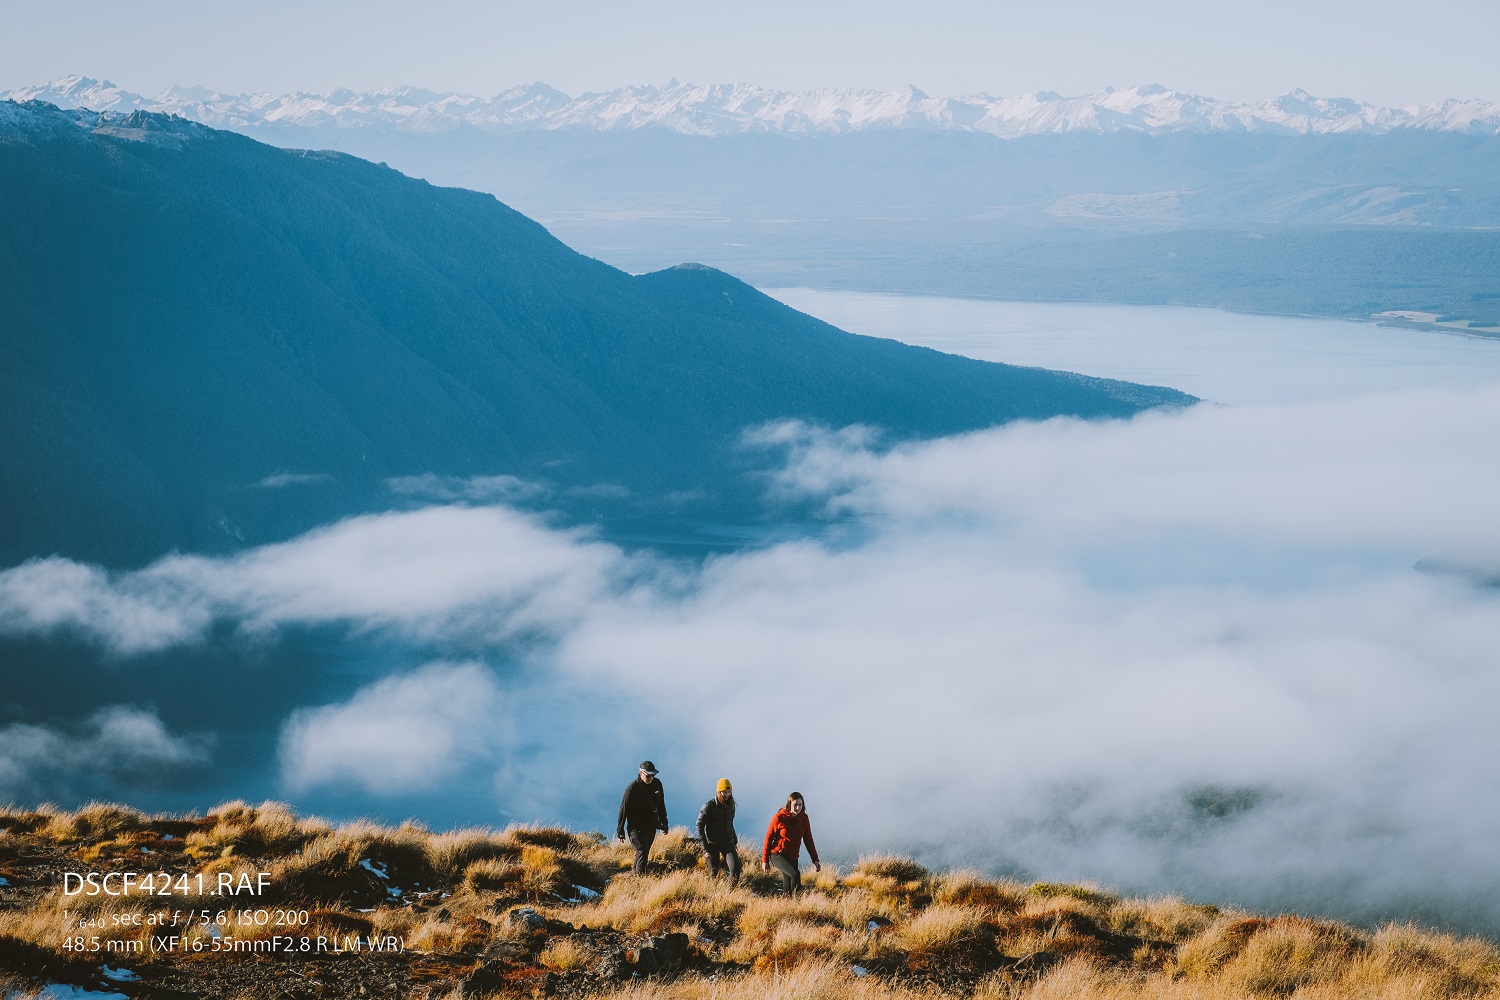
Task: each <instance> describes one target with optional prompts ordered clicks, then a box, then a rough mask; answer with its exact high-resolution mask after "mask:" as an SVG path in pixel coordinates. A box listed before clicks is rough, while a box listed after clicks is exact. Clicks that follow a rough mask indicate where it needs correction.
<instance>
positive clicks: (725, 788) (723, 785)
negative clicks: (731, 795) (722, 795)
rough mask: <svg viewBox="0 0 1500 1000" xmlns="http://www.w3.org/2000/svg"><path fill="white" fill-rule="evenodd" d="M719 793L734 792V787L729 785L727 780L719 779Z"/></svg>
mask: <svg viewBox="0 0 1500 1000" xmlns="http://www.w3.org/2000/svg"><path fill="white" fill-rule="evenodd" d="M719 791H721V792H732V791H734V786H733V785H731V784H730V783H729V779H728V778H720V779H719Z"/></svg>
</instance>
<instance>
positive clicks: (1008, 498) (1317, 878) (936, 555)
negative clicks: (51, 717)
mask: <svg viewBox="0 0 1500 1000" xmlns="http://www.w3.org/2000/svg"><path fill="white" fill-rule="evenodd" d="M1497 427H1500V388H1490V389H1481V390H1446V391H1420V392H1406V393H1393V394H1388V395H1380V396H1369V397H1364V398H1360V399H1354V400H1341V401H1335V402H1317V403H1305V404H1298V405H1283V406H1265V407H1254V406H1249V407H1240V408H1226V407H1217V406H1212V405H1203V406H1198V407H1194V408H1192V409H1191V410H1187V411H1182V412H1176V413H1148V414H1144V415H1142V416H1139V417H1137V418H1135V419H1133V420H1130V421H1116V422H1106V423H1088V422H1081V421H1076V420H1068V419H1059V420H1051V421H1047V422H1044V423H1035V424H1015V425H1009V426H1006V427H1002V428H997V429H994V430H989V431H983V432H978V433H973V434H968V435H963V436H960V437H954V438H949V439H944V440H939V441H933V442H927V443H920V444H908V445H901V446H898V447H893V448H888V447H884V446H882V444H881V442H880V440H879V438H878V435H875V434H873V433H871V432H868V431H865V430H862V429H857V428H856V429H845V430H841V431H835V430H826V429H818V428H810V427H806V426H802V425H798V424H782V425H777V426H772V427H767V428H761V429H759V430H758V431H756V432H754V433H753V434H752V435H751V436H750V440H749V441H748V442H747V446H749V447H757V448H772V449H778V450H780V451H781V452H783V453H784V455H785V462H784V464H783V465H782V467H781V471H780V473H779V474H778V475H777V476H776V477H775V479H774V481H772V482H770V483H768V489H769V490H770V491H771V492H772V493H773V494H775V495H777V496H782V497H785V498H788V499H791V500H796V501H798V502H802V503H806V502H808V501H809V500H811V501H815V502H817V503H819V504H821V505H822V506H823V508H824V510H825V511H826V513H827V514H828V524H829V525H830V527H829V529H828V530H827V531H825V532H823V533H822V534H821V535H819V536H817V537H814V538H805V539H802V540H796V541H787V542H782V543H778V544H774V545H769V546H764V547H760V548H756V549H752V550H744V551H739V552H735V553H731V554H726V555H719V556H715V557H711V558H709V559H707V560H704V561H701V562H688V561H683V560H680V559H672V558H668V557H667V556H665V555H661V554H658V553H654V552H652V551H649V550H645V551H642V550H627V549H625V548H622V547H621V546H619V545H615V544H611V543H608V542H606V541H603V540H601V539H600V538H599V537H598V536H596V535H593V534H590V533H589V532H587V531H585V530H580V529H576V528H560V527H557V526H555V525H553V524H551V523H550V522H548V521H547V520H546V519H544V518H539V517H537V516H535V515H532V514H527V513H524V512H521V511H519V510H517V509H513V508H511V507H509V506H506V505H505V504H504V503H500V502H493V501H490V500H487V499H484V497H486V496H489V495H491V494H489V493H486V491H484V490H477V491H469V492H465V490H463V489H461V488H458V487H455V488H454V489H453V490H452V491H451V496H452V498H453V499H452V500H450V501H448V502H443V503H438V504H434V505H432V506H428V507H424V508H421V509H418V510H415V511H407V512H401V513H389V514H380V515H372V516H366V517H361V518H356V519H352V520H349V521H345V522H342V523H339V524H336V525H332V526H329V527H327V528H325V529H322V530H320V531H316V532H313V533H310V534H308V535H306V536H303V537H301V538H298V539H294V540H292V541H289V542H286V543H283V544H279V545H271V546H266V547H263V548H258V549H254V550H250V551H247V552H244V553H241V554H239V555H235V556H230V557H223V558H209V557H201V556H183V555H174V556H170V557H167V558H164V559H162V560H160V561H159V562H157V563H154V564H152V565H150V566H148V567H145V568H143V569H141V570H138V571H134V572H128V573H117V574H111V573H107V572H105V571H103V570H100V569H98V568H96V567H90V566H84V565H79V564H77V563H73V562H70V561H68V560H65V559H58V558H53V559H46V560H37V561H32V562H29V563H27V564H24V565H22V566H18V567H14V568H12V569H9V570H6V571H4V572H0V634H4V635H8V636H13V637H15V636H55V635H59V634H66V635H70V636H74V637H82V638H84V639H86V640H87V641H90V642H93V643H95V644H97V645H98V646H99V647H100V648H101V649H103V650H104V651H106V652H107V653H108V654H109V655H111V656H113V657H115V658H117V659H118V660H119V661H121V667H120V669H129V663H130V660H131V659H132V658H133V657H138V656H141V655H143V654H146V653H149V652H151V651H154V650H161V649H165V648H173V647H181V646H190V645H192V644H194V643H198V642H203V641H205V638H206V637H207V636H208V635H209V634H210V633H211V632H213V631H214V630H224V629H230V630H233V631H235V632H238V633H240V634H243V635H245V636H247V637H251V638H253V640H254V641H257V642H274V641H275V637H276V636H277V635H278V634H280V633H281V632H282V631H284V630H289V629H297V628H302V627H336V628H340V629H344V630H347V632H348V633H349V634H350V635H360V636H371V635H375V636H383V637H387V638H389V639H390V640H392V641H399V642H402V643H407V644H410V646H411V647H412V648H413V649H414V650H418V651H420V652H421V655H420V656H419V658H418V661H417V662H419V663H420V664H421V665H417V666H413V667H412V668H411V669H402V670H399V671H397V672H396V673H394V674H390V675H388V676H382V677H379V678H376V679H372V680H371V681H370V682H369V683H368V684H367V685H365V686H364V687H363V688H361V689H360V690H359V691H358V692H357V693H355V694H354V695H353V696H352V697H350V698H348V699H347V700H344V701H341V702H337V703H333V704H309V705H306V706H304V707H302V708H299V709H297V710H296V711H294V712H293V713H291V714H290V715H289V716H288V717H287V718H286V719H285V720H284V721H283V723H282V727H281V730H280V737H279V747H280V750H279V754H280V756H279V762H278V767H279V769H280V774H281V779H280V780H281V782H282V785H283V787H284V788H285V789H286V791H287V793H288V795H290V796H293V797H295V796H296V795H298V794H302V793H306V792H308V791H309V790H314V789H317V788H320V787H329V786H337V787H343V788H350V787H352V788H358V789H362V790H364V792H365V793H367V794H368V795H370V796H372V797H378V796H381V795H385V794H392V793H394V792H399V791H401V790H403V789H411V788H417V787H424V786H438V787H441V785H442V783H443V782H445V781H455V780H458V778H457V776H459V775H471V774H473V773H475V771H476V769H477V770H478V771H479V772H482V773H484V774H485V775H487V776H488V780H489V781H490V782H491V783H492V788H493V794H494V796H495V797H496V799H497V800H504V799H506V798H507V797H521V798H523V799H524V801H525V803H526V807H527V808H528V809H530V810H532V812H533V813H534V814H535V815H537V816H538V817H539V818H548V816H549V815H550V816H559V815H570V813H569V811H568V802H569V800H570V798H571V799H576V798H577V797H578V796H581V795H582V796H594V797H598V796H601V795H608V792H605V791H601V789H602V788H603V787H604V786H603V785H602V784H600V783H599V779H598V777H597V776H598V774H599V773H601V772H608V774H609V775H610V777H611V778H613V777H614V776H615V772H617V771H618V772H621V774H622V777H621V780H620V782H618V783H619V784H621V785H623V780H624V778H628V773H624V772H628V771H629V770H630V767H628V766H627V767H624V769H623V771H621V765H620V761H619V760H615V759H604V758H603V757H601V756H600V755H608V754H610V753H611V752H613V753H616V754H618V755H623V756H629V755H630V752H634V750H635V745H634V744H632V743H631V742H630V740H631V739H636V738H641V739H644V736H643V734H645V735H646V736H662V735H663V734H670V737H671V739H670V740H669V741H667V740H659V741H658V743H657V744H656V745H657V747H658V750H659V751H660V755H659V756H658V759H657V763H658V764H660V765H662V766H663V768H664V770H666V771H667V773H668V774H669V775H670V776H671V777H672V779H673V780H672V782H670V783H669V786H668V787H669V790H671V791H673V792H674V793H677V794H678V795H686V796H687V798H683V799H682V800H681V801H682V803H683V804H684V805H686V804H687V803H688V802H689V801H690V799H691V794H690V792H691V791H692V790H695V789H703V790H705V792H704V794H705V796H706V794H707V790H710V789H711V788H712V780H713V779H714V778H716V777H718V776H719V775H720V774H721V773H722V774H729V775H732V776H733V778H734V781H735V786H736V789H737V790H739V794H740V796H741V799H742V801H751V802H754V803H755V804H756V805H757V806H759V805H761V804H762V803H765V804H770V805H774V803H775V801H776V800H777V799H779V798H780V797H782V796H784V795H785V793H786V791H787V790H788V789H790V788H793V787H795V788H798V789H799V790H801V791H803V792H804V793H806V795H807V797H808V802H809V813H810V815H811V816H812V818H813V822H814V827H815V829H816V831H817V833H818V840H819V844H820V846H821V847H823V849H824V851H825V852H826V853H828V854H830V855H832V856H834V857H838V858H843V859H850V858H852V857H853V856H855V855H857V854H859V853H860V852H863V851H870V850H876V849H884V848H892V849H900V850H907V851H916V852H918V853H919V854H920V855H921V856H922V857H924V858H926V859H928V860H929V861H931V862H933V863H935V864H966V865H974V866H978V867H982V868H985V869H988V870H991V871H1005V872H1013V873H1018V874H1022V875H1024V876H1027V877H1033V878H1040V879H1047V880H1062V879H1092V880H1097V881H1099V882H1102V883H1105V884H1108V885H1112V886H1116V887H1119V888H1121V889H1124V890H1128V891H1148V892H1165V891H1173V892H1182V893H1186V894H1188V895H1189V896H1191V897H1193V898H1197V899H1202V900H1208V901H1214V902H1227V901H1234V902H1239V903H1243V904H1248V905H1253V906H1263V907H1277V908H1297V909H1301V910H1305V911H1316V912H1324V913H1333V914H1337V915H1341V916H1347V917H1354V918H1359V919H1377V918H1382V917H1392V916H1414V917H1417V918H1418V919H1422V920H1428V921H1434V922H1441V923H1445V924H1449V925H1453V926H1462V927H1484V928H1489V929H1495V928H1500V902H1497V901H1500V855H1496V853H1495V852H1494V851H1493V849H1492V845H1493V844H1494V843H1496V842H1497V839H1500V798H1497V797H1496V796H1495V795H1494V790H1495V788H1496V787H1500V727H1497V726H1495V725H1494V723H1493V720H1492V716H1493V714H1494V706H1495V705H1496V704H1500V697H1497V696H1500V660H1497V654H1496V651H1497V650H1500V590H1497V589H1496V588H1495V587H1494V585H1493V581H1494V580H1495V579H1496V578H1500V527H1497V523H1496V517H1495V510H1496V509H1497V506H1500V461H1497V459H1500V438H1497V433H1496V430H1495V428H1497ZM1419 564H1420V566H1419ZM502 660H504V661H506V662H512V663H513V662H517V661H520V662H524V664H526V670H527V671H528V673H527V675H526V676H527V677H529V678H531V680H529V681H527V686H526V689H525V690H521V689H520V687H518V686H517V682H516V680H515V677H516V675H515V674H514V673H513V672H509V671H506V670H502V669H499V666H498V665H499V664H500V663H501V661H502ZM538 678H540V681H538V680H537V679H538ZM118 711H120V712H125V711H135V712H137V715H136V716H135V717H134V718H135V720H136V723H137V731H138V733H139V734H141V739H140V740H139V743H140V746H141V748H142V750H141V753H142V754H143V755H144V756H143V759H145V760H147V761H149V760H150V759H151V755H152V754H153V753H154V754H156V755H157V757H161V756H162V755H166V756H168V757H171V756H172V755H173V754H178V755H179V756H180V755H182V754H189V755H191V754H206V753H209V752H210V750H209V749H208V748H209V746H210V745H209V744H208V743H203V742H192V741H191V740H190V739H189V737H186V736H183V735H174V734H172V733H169V732H166V731H165V730H164V729H161V728H160V724H159V723H158V724H157V726H158V728H157V730H156V731H153V732H149V733H148V732H147V731H146V730H148V729H149V728H150V726H149V722H150V718H151V717H150V716H148V715H141V714H140V710H139V709H126V708H124V707H121V708H120V709H118ZM565 716H566V718H564V717H565ZM122 718H123V717H122ZM107 724H109V719H108V718H105V719H104V721H99V722H96V723H93V725H95V726H96V728H98V729H100V730H101V731H102V729H103V727H105V726H106V725H107ZM48 731H49V730H48V729H47V727H45V726H27V727H21V726H19V725H12V726H10V727H6V728H0V786H3V787H0V797H3V796H4V795H5V794H6V793H7V787H8V788H9V789H10V790H11V792H10V794H20V793H18V792H16V791H15V790H16V789H26V788H31V787H34V786H35V785H36V784H37V782H38V781H39V780H40V779H39V778H38V777H37V774H36V766H37V765H36V759H37V758H36V757H35V754H33V755H32V756H31V757H27V756H25V755H19V756H18V755H17V754H16V753H15V752H13V749H12V748H14V747H15V746H17V745H19V743H20V742H22V740H23V737H24V738H26V739H30V740H31V741H32V743H33V744H34V743H35V741H36V740H37V739H38V738H43V737H45V735H46V732H48ZM580 733H582V734H589V735H587V736H586V737H577V738H575V737H576V734H580ZM39 734H40V735H39ZM147 737H149V738H147ZM549 740H551V741H552V742H551V743H549V742H548V741H549ZM528 742H529V743H530V744H533V746H532V750H531V752H530V754H529V756H528V757H527V759H528V760H529V761H530V762H531V763H530V764H529V765H528V771H527V773H526V774H524V775H522V774H519V773H518V772H517V763H516V762H517V760H518V756H517V755H518V753H519V750H518V747H519V746H520V744H523V743H528ZM122 745H128V744H122ZM644 745H645V746H646V747H647V748H648V749H649V747H650V746H651V743H650V741H649V740H646V741H645V743H644ZM537 746H540V752H538V751H537ZM627 747H628V749H629V751H630V752H627V749H626V748H627ZM629 763H630V765H632V766H633V759H632V760H631V761H630V762H629ZM122 766H123V765H122ZM7 775H8V776H9V777H7ZM7 781H8V782H9V783H10V784H9V785H8V786H4V783H5V782H7ZM609 791H612V792H613V793H614V794H618V789H615V788H614V787H613V784H610V786H609ZM607 808H608V807H607V806H606V811H607ZM682 811H683V810H682V809H678V810H677V812H678V815H677V816H676V817H675V819H676V820H677V821H679V822H681V821H683V820H685V819H690V817H689V816H684V815H682ZM742 812H744V813H747V815H746V821H744V822H742V824H741V825H742V827H743V829H742V836H749V837H752V838H753V837H754V836H756V835H757V834H758V833H759V830H758V825H759V823H760V822H761V818H760V817H759V814H758V813H752V812H750V810H742Z"/></svg>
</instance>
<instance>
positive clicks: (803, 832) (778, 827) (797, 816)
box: [760, 809, 820, 865]
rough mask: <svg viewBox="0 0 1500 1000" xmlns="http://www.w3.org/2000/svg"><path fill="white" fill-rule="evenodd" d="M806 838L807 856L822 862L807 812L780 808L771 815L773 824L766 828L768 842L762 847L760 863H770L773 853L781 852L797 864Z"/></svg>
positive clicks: (816, 861)
mask: <svg viewBox="0 0 1500 1000" xmlns="http://www.w3.org/2000/svg"><path fill="white" fill-rule="evenodd" d="M804 840H805V841H807V856H808V857H810V858H812V861H813V864H815V865H816V864H820V862H819V861H818V845H817V844H814V843H813V838H812V824H811V823H809V822H808V821H807V813H805V812H803V813H790V812H787V811H786V810H785V809H780V810H778V811H777V813H776V815H775V816H772V817H771V825H770V827H769V828H767V830H766V843H765V846H763V847H762V848H761V849H760V863H761V864H763V865H764V864H770V863H771V855H773V854H780V855H781V856H782V857H784V858H786V859H787V860H788V861H790V862H791V863H792V864H794V865H795V864H796V863H797V858H798V856H799V855H800V854H801V852H802V842H803V841H804Z"/></svg>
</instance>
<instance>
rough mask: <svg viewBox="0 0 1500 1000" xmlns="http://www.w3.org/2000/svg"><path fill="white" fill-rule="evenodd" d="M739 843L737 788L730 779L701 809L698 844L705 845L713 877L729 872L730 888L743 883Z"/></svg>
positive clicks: (704, 850)
mask: <svg viewBox="0 0 1500 1000" xmlns="http://www.w3.org/2000/svg"><path fill="white" fill-rule="evenodd" d="M739 842H740V839H739V837H737V836H735V833H734V786H733V785H731V784H730V783H729V779H728V778H720V779H719V788H718V791H717V792H716V793H715V794H714V797H713V798H711V799H709V800H708V801H707V802H705V803H703V808H702V809H699V810H698V843H700V844H702V845H703V857H704V860H706V861H707V862H708V873H709V874H710V875H717V874H719V872H721V871H725V870H727V871H728V872H729V884H730V885H734V884H735V883H736V882H738V881H739V879H740V852H739V851H738V850H736V849H735V848H736V847H737V846H738V845H739Z"/></svg>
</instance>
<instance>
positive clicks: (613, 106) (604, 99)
mask: <svg viewBox="0 0 1500 1000" xmlns="http://www.w3.org/2000/svg"><path fill="white" fill-rule="evenodd" d="M0 99H8V100H14V101H32V100H42V101H49V102H51V103H53V104H56V105H57V106H58V107H61V108H88V109H90V110H93V111H120V112H131V111H158V112H165V113H167V114H174V115H181V116H183V117H184V118H189V119H191V120H193V121H197V122H202V123H203V124H205V125H212V126H215V127H216V128H228V129H237V130H251V131H253V130H255V129H258V128H264V127H268V126H276V127H285V126H293V127H303V128H329V127H331V128H359V129H368V128H372V127H375V128H393V129H398V130H400V131H404V132H416V133H430V132H447V131H452V130H454V129H458V128H477V129H480V130H483V131H490V132H504V131H513V130H519V129H572V128H580V129H597V130H614V129H632V128H662V129H669V130H671V131H674V132H682V133H686V134H689V135H737V134H740V133H745V132H779V133H784V134H787V135H838V134H843V133H848V132H864V131H869V130H872V129H892V128H901V129H924V130H930V131H943V132H951V131H956V132H985V133H989V134H991V135H997V136H1001V137H1005V138H1013V137H1016V136H1023V135H1042V134H1048V133H1058V132H1100V133H1103V132H1120V131H1133V132H1182V131H1191V132H1206V131H1223V132H1233V133H1237V134H1241V133H1245V132H1270V133H1284V134H1292V133H1304V134H1306V133H1375V134H1378V133H1383V132H1388V131H1390V130H1392V129H1426V130H1435V131H1444V132H1467V133H1470V134H1475V135H1494V134H1496V133H1497V132H1500V106H1497V105H1495V104H1492V103H1490V102H1487V101H1478V100H1456V99H1451V98H1450V99H1449V100H1446V101H1443V102H1441V103H1439V104H1433V105H1425V106H1415V105H1414V106H1411V107H1405V108H1383V107H1378V106H1376V105H1373V104H1367V103H1364V102H1362V101H1356V100H1351V99H1349V98H1338V97H1336V98H1327V97H1316V96H1314V95H1312V94H1309V93H1307V92H1306V91H1305V90H1301V89H1297V90H1293V91H1291V92H1289V93H1286V94H1283V95H1281V96H1280V97H1273V98H1270V99H1268V100H1264V101H1258V102H1253V103H1246V102H1242V101H1224V100H1218V99H1215V98H1212V97H1201V96H1198V95H1196V94H1185V93H1182V92H1180V91H1176V90H1171V89H1168V88H1166V87H1162V86H1160V85H1156V84H1151V85H1146V86H1135V87H1127V88H1125V89H1121V90H1117V89H1115V88H1114V87H1106V88H1105V89H1104V90H1101V91H1099V92H1097V93H1094V94H1086V95H1082V96H1075V97H1065V96H1063V95H1061V94H1056V93H1052V92H1051V91H1038V92H1036V93H1031V94H1020V95H1015V96H1011V97H994V96H992V95H990V94H967V95H963V96H957V97H932V96H929V95H927V94H924V93H923V92H922V91H920V90H918V89H916V88H915V87H905V88H903V89H901V90H895V91H878V90H859V89H851V88H841V89H823V90H810V91H802V92H792V91H783V90H772V89H769V88H766V87H759V86H755V85H754V84H747V83H737V84H727V83H726V84H712V85H709V86H699V85H696V84H691V83H680V82H678V81H677V80H671V81H669V82H668V83H666V84H665V85H663V86H661V87H654V86H634V87H620V88H617V89H615V90H611V91H607V92H605V93H602V94H594V93H589V94H582V95H579V96H578V97H570V96H569V95H567V94H565V93H563V92H562V91H560V90H556V89H554V88H552V87H549V86H547V85H546V84H544V83H532V84H527V85H524V86H517V87H512V88H510V89H509V90H506V91H503V92H502V93H499V94H496V95H495V96H494V97H488V98H486V97H478V96H475V95H473V94H460V93H453V92H451V91H449V92H435V91H430V90H424V89H422V88H420V87H386V88H382V89H379V90H372V91H364V92H356V91H352V90H344V89H339V90H331V91H328V92H327V93H322V94H311V93H302V92H299V93H293V94H223V93H219V92H218V91H215V90H210V89H208V88H206V87H178V86H172V87H168V88H167V89H166V90H164V91H162V92H161V93H160V94H157V95H155V96H149V97H148V96H144V95H141V94H136V93H132V92H130V91H128V90H124V89H122V88H120V87H117V86H115V85H114V84H113V83H111V82H110V81H108V80H103V81H100V80H95V79H92V78H91V77H86V76H77V75H74V76H66V77H62V78H60V79H57V80H54V81H52V82H51V83H48V84H43V85H41V86H35V87H21V88H17V89H14V90H9V91H3V92H0Z"/></svg>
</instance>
